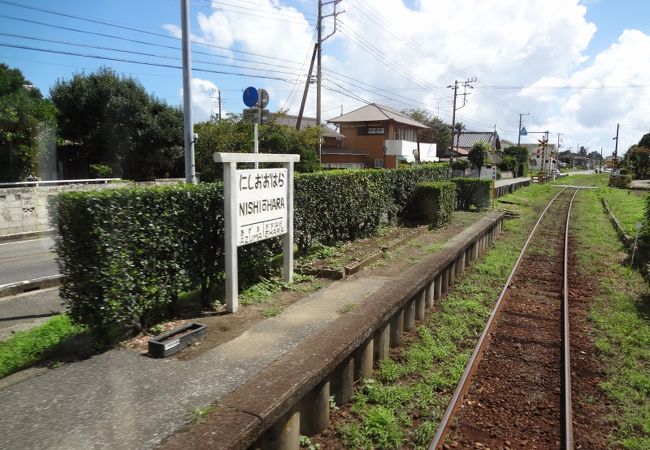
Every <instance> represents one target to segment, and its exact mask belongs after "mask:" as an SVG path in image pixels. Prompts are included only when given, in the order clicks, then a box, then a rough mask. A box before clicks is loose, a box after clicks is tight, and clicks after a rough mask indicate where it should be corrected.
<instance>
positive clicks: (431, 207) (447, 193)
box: [411, 181, 456, 227]
mask: <svg viewBox="0 0 650 450" xmlns="http://www.w3.org/2000/svg"><path fill="white" fill-rule="evenodd" d="M455 207H456V185H455V184H454V183H452V182H450V181H439V182H436V183H431V182H427V183H418V184H417V185H416V187H415V193H414V195H413V201H412V207H411V216H412V219H413V220H415V221H417V222H420V223H429V224H431V225H433V226H434V227H441V226H443V225H446V224H448V223H449V221H450V220H451V213H452V212H453V211H454V209H455Z"/></svg>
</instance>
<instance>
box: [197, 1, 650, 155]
mask: <svg viewBox="0 0 650 450" xmlns="http://www.w3.org/2000/svg"><path fill="white" fill-rule="evenodd" d="M249 3H250V4H251V5H253V4H254V5H255V6H252V7H253V8H255V11H254V12H251V11H248V13H242V11H239V12H235V10H234V9H233V8H225V7H224V8H223V9H219V8H218V6H219V4H217V3H214V5H215V7H216V8H215V9H214V10H213V11H212V12H211V13H208V14H199V16H198V22H199V29H198V30H195V33H196V35H197V38H199V39H202V40H204V41H205V42H209V43H211V44H214V45H220V46H225V47H229V48H230V49H231V50H243V51H246V52H252V53H255V54H260V55H266V56H268V57H271V58H277V59H264V61H266V62H267V63H268V62H272V63H273V65H272V66H269V65H260V64H256V66H257V67H258V68H263V69H267V70H266V71H250V72H249V73H251V74H253V73H254V74H266V75H270V76H275V77H279V78H283V79H287V80H301V81H300V82H299V84H296V85H295V87H294V86H293V85H291V84H287V83H283V82H281V81H277V80H275V81H274V80H260V79H254V80H253V81H251V80H248V81H244V80H242V88H243V87H245V85H246V84H248V83H255V86H257V87H265V88H266V89H267V90H268V91H269V93H270V95H271V100H272V106H273V105H276V106H278V107H281V106H282V105H283V104H284V103H285V101H286V100H287V97H289V95H290V94H289V93H290V92H292V94H291V98H290V100H291V101H290V102H289V105H290V106H291V112H297V109H298V106H299V103H300V102H299V99H300V96H301V94H302V90H303V86H304V85H303V83H304V76H305V72H306V66H307V65H308V62H309V56H310V55H311V48H312V45H313V38H314V31H315V30H314V24H313V18H312V17H313V16H309V20H308V19H307V18H306V17H305V16H304V15H303V14H302V13H300V12H299V11H298V10H297V9H295V8H294V7H292V6H287V2H286V1H281V0H252V1H251V2H249ZM314 3H315V2H314ZM413 3H414V4H415V5H416V6H415V8H416V9H410V8H409V7H407V6H406V5H405V3H404V2H403V1H401V0H375V1H373V2H365V1H362V0H344V1H343V2H341V3H340V4H339V6H338V9H339V10H345V13H344V14H342V15H340V17H339V19H340V28H339V29H338V31H337V33H336V34H335V35H334V36H333V37H332V38H331V39H330V40H328V41H326V42H325V45H324V48H323V67H324V70H325V72H324V87H325V89H323V106H322V110H323V118H324V119H327V118H331V117H334V116H336V115H338V114H339V109H340V105H343V109H344V111H345V112H348V111H350V110H352V109H354V108H356V107H359V106H361V104H362V103H361V102H360V99H359V98H363V99H365V100H368V101H374V102H377V103H384V104H389V105H392V106H394V107H396V108H399V109H404V108H409V107H426V108H427V109H429V110H430V111H432V112H433V113H434V114H435V113H437V110H438V105H439V108H440V116H441V118H442V119H443V120H446V121H450V120H451V108H452V107H451V94H452V92H451V90H450V89H447V86H448V85H449V84H453V81H454V80H463V79H465V78H466V77H472V76H475V77H477V78H478V81H479V83H478V84H475V86H476V89H473V90H471V91H470V92H471V95H469V96H468V97H467V105H466V106H465V107H464V108H463V109H461V110H460V111H459V112H458V120H461V121H463V122H464V123H465V124H466V126H467V127H468V128H470V129H476V130H486V129H491V128H492V127H493V126H494V125H495V124H496V125H497V129H498V130H499V131H500V133H501V135H502V136H504V137H506V138H509V139H511V140H516V139H517V134H516V129H517V121H518V113H519V112H529V113H530V116H528V117H527V118H526V126H527V128H528V129H530V130H533V129H538V130H547V129H548V130H550V131H551V132H552V133H556V132H559V133H564V135H565V136H566V138H567V141H569V142H584V143H588V145H591V146H594V147H598V148H599V147H600V146H604V147H605V153H609V151H608V149H607V146H608V145H610V146H611V142H612V141H611V136H612V135H613V133H614V130H615V127H616V123H617V122H620V123H621V126H622V130H624V133H623V134H622V138H621V147H625V148H627V146H629V145H630V144H632V143H634V142H636V141H638V139H639V138H640V137H641V136H642V135H643V134H644V133H647V132H648V131H650V130H649V129H648V128H649V127H648V123H647V117H648V115H649V114H650V101H648V100H650V98H649V96H650V89H648V88H638V89H629V88H625V89H623V88H621V89H602V88H598V87H596V86H629V85H646V86H647V85H650V78H649V77H650V58H649V56H648V55H650V37H649V36H647V35H645V34H643V33H642V32H640V31H635V30H627V31H625V32H624V33H623V34H622V35H621V36H620V38H619V40H618V42H616V43H614V44H613V45H612V46H611V47H610V48H609V49H607V50H605V51H603V52H601V53H600V54H599V55H596V56H595V57H593V58H591V59H588V58H587V54H586V50H587V46H588V45H589V42H590V41H591V39H592V37H593V36H594V34H595V33H596V32H597V28H596V25H595V24H593V23H590V22H589V21H588V20H587V19H586V11H587V8H588V5H589V3H586V2H580V1H579V0H527V1H521V0H500V1H499V2H477V1H476V0H456V1H454V2H441V1H437V0H420V1H418V2H411V3H410V4H413ZM585 5H586V6H585ZM330 8H331V7H330ZM326 12H327V13H329V12H331V9H329V10H327V11H326ZM313 13H314V14H315V13H316V10H315V5H314V11H313ZM270 15H273V16H274V17H275V19H271V18H270V17H269V16H270ZM277 19H281V20H277ZM325 24H326V31H325V33H326V34H327V33H329V31H331V24H332V19H331V18H329V19H325ZM235 54H236V55H237V57H241V58H247V59H251V60H253V59H254V60H262V59H261V58H258V57H255V56H254V55H252V56H250V57H249V56H242V54H240V53H232V55H235ZM287 60H288V61H296V62H298V64H292V63H290V62H287ZM232 62H233V64H241V65H247V66H251V65H253V64H251V63H243V62H237V61H235V60H233V61H232ZM302 64H304V67H302V70H301V66H302ZM245 70H246V69H240V71H245ZM331 71H335V72H336V73H338V74H342V75H344V76H345V77H350V78H345V77H341V76H340V75H337V74H336V73H332V72H331ZM280 72H289V73H280ZM298 72H300V74H298ZM369 85H372V87H371V86H369ZM495 86H496V87H495ZM518 86H522V87H523V86H529V87H528V88H525V89H519V88H517V87H518ZM550 86H573V87H574V89H549V87H550ZM589 86H592V87H596V88H593V89H585V88H584V87H589ZM497 87H500V88H497ZM292 88H293V90H292ZM235 109H236V108H235ZM314 110H315V98H314V90H313V89H311V90H310V95H309V98H308V103H307V108H306V111H307V114H308V115H313V111H314ZM531 138H534V136H529V137H528V139H529V140H530V139H531ZM610 151H611V150H610Z"/></svg>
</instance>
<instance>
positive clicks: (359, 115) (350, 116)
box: [328, 103, 428, 128]
mask: <svg viewBox="0 0 650 450" xmlns="http://www.w3.org/2000/svg"><path fill="white" fill-rule="evenodd" d="M389 120H393V121H395V122H397V123H399V124H402V125H409V126H412V127H415V128H428V127H427V126H426V125H424V124H422V123H420V122H418V121H417V120H413V119H411V118H410V117H409V116H407V115H406V114H404V113H401V112H399V111H397V110H395V109H393V108H391V107H389V106H384V105H377V104H376V103H370V104H369V105H366V106H363V107H361V108H359V109H355V110H354V111H351V112H349V113H347V114H343V115H342V116H338V117H334V118H332V119H329V120H328V122H330V123H360V122H386V121H389Z"/></svg>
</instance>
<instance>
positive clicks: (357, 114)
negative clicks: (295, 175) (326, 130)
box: [321, 103, 437, 169]
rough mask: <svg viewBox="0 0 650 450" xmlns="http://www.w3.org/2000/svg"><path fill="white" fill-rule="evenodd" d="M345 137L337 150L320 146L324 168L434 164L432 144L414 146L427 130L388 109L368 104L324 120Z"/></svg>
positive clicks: (433, 147)
mask: <svg viewBox="0 0 650 450" xmlns="http://www.w3.org/2000/svg"><path fill="white" fill-rule="evenodd" d="M328 122H329V123H333V124H336V125H338V126H339V132H340V133H341V134H342V135H344V136H345V139H344V140H343V142H342V145H340V146H330V145H323V147H322V151H321V164H322V166H323V167H324V168H354V169H361V168H367V167H376V168H378V167H388V168H392V167H397V165H398V161H399V160H400V159H405V160H406V161H414V160H419V161H437V158H436V156H435V155H436V144H421V143H419V142H418V131H419V130H422V129H426V128H427V126H426V125H424V124H422V123H420V122H418V121H416V120H413V119H411V118H410V117H409V116H407V115H405V114H403V113H401V112H399V111H396V110H394V109H392V108H390V107H388V106H382V105H377V104H375V103H370V104H369V105H366V106H363V107H361V108H359V109H356V110H354V111H351V112H349V113H347V114H343V115H341V116H339V117H335V118H333V119H330V120H328Z"/></svg>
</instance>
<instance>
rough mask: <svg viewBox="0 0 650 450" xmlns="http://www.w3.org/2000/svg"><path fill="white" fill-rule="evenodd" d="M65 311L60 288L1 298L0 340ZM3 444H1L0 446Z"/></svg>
mask: <svg viewBox="0 0 650 450" xmlns="http://www.w3.org/2000/svg"><path fill="white" fill-rule="evenodd" d="M64 311H65V308H64V306H63V303H62V300H61V298H60V297H59V288H49V289H41V290H39V291H35V292H27V293H24V294H19V295H13V296H10V297H2V298H0V341H4V340H6V339H9V338H10V337H11V335H12V334H13V332H15V331H22V330H27V329H29V328H32V327H34V326H36V325H39V324H41V323H43V322H45V321H46V320H47V319H49V318H50V317H52V316H55V315H57V314H60V313H62V312H64ZM1 447H2V445H0V448H1Z"/></svg>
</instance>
